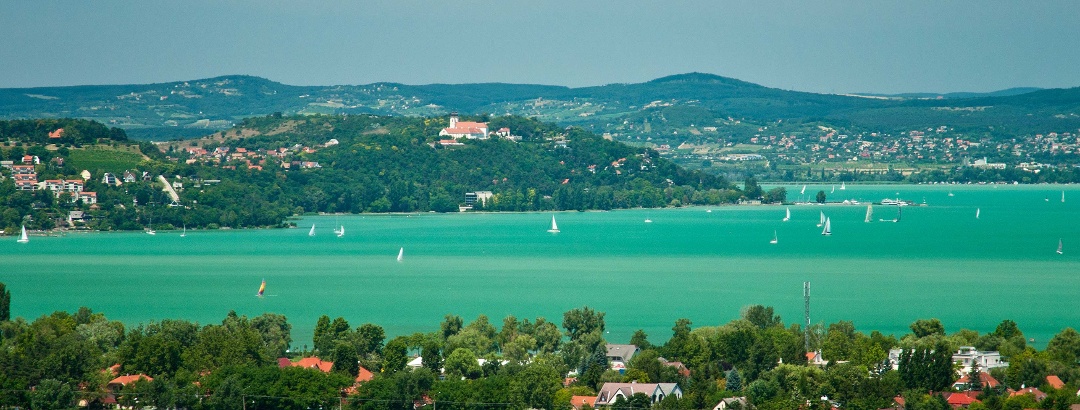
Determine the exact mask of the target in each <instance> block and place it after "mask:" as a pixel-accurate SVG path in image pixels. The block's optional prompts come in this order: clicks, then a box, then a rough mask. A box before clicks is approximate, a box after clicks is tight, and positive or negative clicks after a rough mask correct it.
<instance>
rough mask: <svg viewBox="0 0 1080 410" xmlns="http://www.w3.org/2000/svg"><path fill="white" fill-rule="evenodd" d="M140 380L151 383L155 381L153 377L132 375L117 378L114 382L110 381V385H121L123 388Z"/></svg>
mask: <svg viewBox="0 0 1080 410" xmlns="http://www.w3.org/2000/svg"><path fill="white" fill-rule="evenodd" d="M139 379H146V381H151V382H152V381H154V378H153V377H150V376H147V375H145V374H131V375H126V376H120V377H117V378H115V379H112V381H110V382H109V384H119V385H121V386H127V385H128V384H130V383H134V382H136V381H138V380H139Z"/></svg>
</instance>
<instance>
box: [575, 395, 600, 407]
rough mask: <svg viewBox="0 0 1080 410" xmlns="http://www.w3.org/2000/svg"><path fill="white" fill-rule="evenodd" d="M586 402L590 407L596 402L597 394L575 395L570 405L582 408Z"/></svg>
mask: <svg viewBox="0 0 1080 410" xmlns="http://www.w3.org/2000/svg"><path fill="white" fill-rule="evenodd" d="M586 404H588V405H589V407H592V406H593V405H594V404H596V396H573V397H571V398H570V405H571V406H574V408H575V409H578V410H581V408H582V407H585V405H586Z"/></svg>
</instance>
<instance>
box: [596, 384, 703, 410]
mask: <svg viewBox="0 0 1080 410" xmlns="http://www.w3.org/2000/svg"><path fill="white" fill-rule="evenodd" d="M637 393H644V394H645V395H646V396H649V399H650V400H652V402H653V403H659V402H660V401H661V400H664V398H665V397H667V396H675V397H678V398H682V396H683V393H682V389H680V388H679V384H678V383H604V385H603V386H602V387H601V388H600V391H599V392H597V394H596V407H599V406H609V405H612V404H614V403H615V400H618V399H619V397H622V398H623V400H629V399H630V397H631V396H633V395H634V394H637Z"/></svg>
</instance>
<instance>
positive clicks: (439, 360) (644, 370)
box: [0, 285, 1080, 410]
mask: <svg viewBox="0 0 1080 410" xmlns="http://www.w3.org/2000/svg"><path fill="white" fill-rule="evenodd" d="M0 296H3V298H0V301H2V302H6V301H8V300H9V299H10V296H9V293H8V292H7V290H6V289H4V288H3V286H2V285H0ZM3 306H4V305H2V304H0V313H6V312H4V311H3ZM605 329H606V325H605V315H604V313H603V312H598V311H595V310H592V309H590V308H588V307H583V308H579V309H573V310H570V311H568V312H566V313H564V314H563V317H562V321H561V323H560V324H559V325H556V324H555V323H554V322H551V321H548V320H546V319H544V318H536V319H535V320H528V319H524V320H521V319H518V318H516V317H513V316H508V317H506V318H504V319H503V320H502V323H501V326H496V325H495V324H493V323H492V322H491V321H490V320H489V319H488V318H487V317H486V316H483V315H481V316H479V317H477V318H476V319H475V320H473V321H471V322H469V323H465V321H464V320H463V319H462V318H461V317H459V316H456V315H447V316H446V317H445V319H444V320H443V322H442V323H441V324H440V325H439V326H438V328H436V329H434V330H432V331H431V332H427V333H415V334H411V335H401V336H396V337H392V338H389V340H388V339H387V338H388V336H387V335H386V333H385V331H384V330H383V328H382V327H380V326H378V325H376V324H371V323H364V324H362V325H359V326H356V327H355V328H354V327H352V326H350V324H349V322H348V321H347V320H346V319H345V318H340V317H339V318H336V319H333V320H331V319H330V318H329V317H327V316H323V317H321V318H319V320H318V322H317V324H316V327H315V333H314V334H313V340H314V346H313V350H312V351H302V352H296V351H290V350H289V346H290V345H291V344H292V343H293V341H292V338H291V335H290V333H291V325H290V324H289V323H288V321H287V320H286V318H285V317H284V316H281V315H275V314H269V313H268V314H263V315H260V316H257V317H254V318H247V317H244V316H238V315H236V314H235V313H229V314H228V315H227V316H226V317H225V319H224V320H222V321H221V323H220V324H210V325H200V324H197V323H192V322H188V321H184V320H163V321H161V322H152V323H148V324H141V325H138V326H135V327H133V328H128V327H125V326H124V325H123V324H121V323H120V322H116V321H110V320H107V319H106V318H105V317H104V315H102V314H100V313H95V312H93V311H91V310H90V309H87V308H81V309H80V310H79V311H78V312H76V313H74V314H69V313H65V312H56V313H54V314H52V315H47V316H42V317H40V318H38V319H36V320H34V321H33V322H26V321H25V320H23V319H22V318H16V319H14V320H4V321H0V405H15V406H31V408H68V407H71V405H72V403H74V401H75V400H79V399H84V400H89V401H91V402H95V401H96V400H99V399H102V398H103V397H105V396H106V394H107V393H108V392H107V391H106V390H105V389H104V386H105V383H106V382H107V381H108V380H109V379H110V378H111V377H113V375H112V374H111V373H107V372H104V371H103V370H102V369H105V368H106V367H108V366H110V365H112V364H119V365H120V370H119V374H136V373H142V374H146V375H148V376H150V377H152V378H153V381H148V380H143V381H140V382H137V383H134V384H131V385H128V386H126V387H124V388H123V389H121V390H119V391H115V392H113V393H115V394H116V396H115V397H116V399H117V400H118V401H119V402H120V403H121V404H122V405H136V404H140V405H151V406H155V407H159V408H193V409H201V408H238V407H241V406H243V404H244V403H246V404H248V405H254V406H255V407H272V408H295V409H301V408H312V407H318V406H323V407H329V406H333V405H339V404H340V405H342V406H347V407H349V408H363V409H372V410H374V409H401V410H405V409H410V408H413V405H414V403H421V404H423V403H424V400H425V398H429V399H432V400H434V401H435V402H437V403H438V406H439V407H440V408H441V407H444V406H449V407H452V408H460V409H466V408H473V407H475V406H478V405H481V406H491V405H498V406H502V407H508V408H547V409H567V408H569V400H570V397H571V396H573V395H592V394H595V393H596V391H597V390H598V389H599V388H600V387H601V386H602V384H603V383H605V382H629V381H637V382H642V383H645V382H670V383H678V384H679V386H680V387H681V388H682V390H683V391H684V396H683V397H682V398H676V397H674V396H672V397H669V398H667V399H665V400H664V401H663V402H660V403H657V404H655V406H656V407H657V408H659V409H700V408H709V407H712V406H713V405H715V404H716V403H717V402H718V401H719V400H720V399H722V398H724V397H732V396H746V397H747V398H748V399H749V401H750V403H751V404H753V405H754V406H755V407H757V408H760V409H791V408H800V407H804V406H806V405H807V403H810V404H811V405H810V408H818V407H827V406H830V405H837V406H839V407H841V408H852V409H878V408H883V407H887V406H890V405H891V403H892V401H893V399H894V397H896V396H898V395H901V396H903V397H904V398H905V399H906V400H907V402H908V403H909V408H917V409H919V408H940V404H942V403H943V401H942V399H940V397H939V396H937V395H933V394H931V392H940V391H948V390H950V389H951V386H952V383H953V382H954V381H955V380H956V379H957V377H958V374H957V373H956V371H955V370H954V366H953V363H952V360H951V354H952V352H954V351H956V349H957V348H958V347H959V346H975V347H976V348H979V349H985V350H989V349H997V350H999V351H1000V352H1001V353H1002V355H1003V356H1005V357H1006V358H1007V359H1008V360H1009V361H1010V362H1011V363H1012V365H1011V366H1010V367H1008V368H1006V369H994V370H993V371H992V372H991V373H992V374H993V376H994V377H996V378H997V379H998V380H1000V381H1001V382H1002V383H1003V384H1004V385H1005V386H1008V387H1011V388H1013V389H1018V388H1020V386H1041V388H1043V389H1044V390H1045V391H1048V392H1050V394H1051V399H1049V400H1050V401H1049V403H1055V404H1053V405H1055V406H1056V405H1068V404H1071V403H1073V402H1075V401H1076V396H1075V395H1073V394H1070V393H1071V392H1075V391H1076V387H1077V386H1078V385H1080V366H1078V364H1077V358H1078V357H1080V333H1077V332H1076V331H1074V330H1072V329H1065V330H1064V331H1062V332H1061V333H1059V334H1058V335H1056V336H1055V337H1054V338H1053V339H1052V340H1051V341H1050V342H1049V345H1048V346H1047V348H1046V349H1045V350H1043V351H1037V350H1035V349H1034V348H1032V347H1031V346H1028V345H1027V344H1026V342H1025V339H1024V336H1023V333H1022V332H1021V331H1020V329H1019V328H1018V327H1017V326H1016V324H1015V323H1013V322H1012V321H1008V320H1006V321H1003V322H1002V323H1001V324H1000V325H999V326H998V327H997V329H995V330H994V331H993V332H991V333H987V334H979V333H978V332H975V331H971V330H960V331H958V332H956V333H953V334H946V332H945V330H944V326H943V325H942V324H941V323H940V322H939V321H937V320H936V319H930V320H919V321H916V322H915V323H913V324H912V325H911V333H909V334H906V335H903V336H902V337H900V338H896V337H894V336H888V335H883V334H881V333H878V332H871V333H870V334H864V333H862V332H859V331H857V330H856V329H855V327H854V325H853V324H852V323H851V322H846V321H841V322H837V323H832V324H829V325H828V326H825V325H820V324H819V325H814V326H811V327H810V328H809V329H803V328H800V327H799V326H798V325H790V326H785V324H784V322H783V321H782V320H781V318H780V317H779V315H776V314H775V313H774V311H773V309H772V308H770V307H765V306H750V307H747V308H745V309H744V310H743V312H742V314H741V315H740V318H739V319H736V320H733V321H731V322H729V323H726V324H723V325H718V326H701V327H696V328H695V327H693V326H692V323H691V321H689V320H687V319H678V320H676V321H675V324H674V326H673V327H672V333H671V336H670V337H669V338H668V339H667V341H666V342H664V343H662V344H654V343H653V342H651V341H650V340H649V335H647V334H646V333H645V332H643V331H640V330H639V331H637V332H635V333H634V334H633V336H632V337H631V339H630V343H631V344H633V345H635V346H637V347H638V348H639V349H640V351H639V352H638V353H637V354H636V355H634V356H633V358H632V359H631V360H630V362H629V363H627V368H626V370H625V371H623V372H620V371H616V370H612V368H611V365H610V363H609V362H608V358H607V356H606V345H607V343H608V342H609V341H608V340H606V339H605V337H604V335H606V334H607V333H606V330H605ZM807 341H809V347H810V349H809V350H810V351H820V352H821V354H822V356H823V357H824V358H825V359H826V360H828V361H829V364H828V365H826V366H824V367H815V366H808V365H807V364H808V363H807V356H806V352H807V349H806V346H807V345H806V344H805V343H806V342H807ZM894 348H899V349H902V353H901V354H900V357H899V360H898V361H897V363H895V364H896V365H897V367H898V370H893V363H890V362H889V361H888V355H889V353H888V352H889V350H890V349H894ZM305 350H306V349H305ZM307 355H316V356H318V357H321V358H322V359H324V360H331V361H333V362H334V364H333V368H332V370H331V371H330V372H329V373H322V372H320V371H318V370H315V369H305V368H294V367H286V368H279V367H278V366H276V361H275V359H276V358H278V357H283V356H287V357H292V358H293V359H296V358H298V357H299V356H307ZM416 356H418V357H420V358H421V359H422V366H421V367H420V368H419V369H410V368H409V367H408V366H406V363H407V362H408V361H409V360H411V358H412V357H416ZM478 359H485V360H484V361H480V360H478ZM672 362H681V363H682V366H683V367H680V366H679V365H676V364H674V363H672ZM361 366H362V367H364V368H366V369H369V370H371V371H372V372H374V373H375V378H374V379H373V380H371V381H368V382H366V383H363V384H361V385H360V386H359V387H353V384H354V382H353V379H354V378H356V376H357V374H358V372H359V368H360V367H361ZM568 374H571V375H575V377H576V381H574V382H573V383H571V384H569V385H567V386H564V384H563V378H564V377H565V376H567V375H568ZM1049 374H1055V375H1058V376H1059V377H1060V378H1061V379H1062V380H1064V381H1065V382H1066V383H1068V385H1069V386H1070V387H1069V388H1066V389H1062V390H1054V389H1050V388H1049V387H1047V386H1045V384H1046V383H1045V377H1046V376H1047V375H1049ZM970 388H972V389H980V386H971V387H970ZM1002 389H1003V388H1000V389H987V390H986V391H983V392H981V393H980V395H981V397H982V398H983V399H984V401H985V408H992V409H1003V408H1013V406H1021V405H1025V406H1026V405H1028V404H1031V403H1028V402H1029V401H1031V400H1032V399H1031V398H1028V397H1007V395H1005V394H1004V392H1003V390H1002ZM822 396H825V397H827V400H824V401H823V400H822ZM639 399H640V398H639ZM639 399H631V400H628V401H625V402H619V403H617V404H616V406H615V407H617V408H630V407H631V406H634V403H637V406H641V405H644V404H648V401H645V402H643V403H638V402H637V401H635V400H639ZM1032 403H1033V402H1032ZM1045 403H1047V402H1044V404H1045ZM1017 408H1020V407H1017ZM1023 408H1029V407H1023ZM1044 408H1049V407H1044Z"/></svg>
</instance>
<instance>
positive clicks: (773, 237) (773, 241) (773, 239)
mask: <svg viewBox="0 0 1080 410" xmlns="http://www.w3.org/2000/svg"><path fill="white" fill-rule="evenodd" d="M769 243H771V244H773V245H776V231H772V240H771V241H769Z"/></svg>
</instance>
